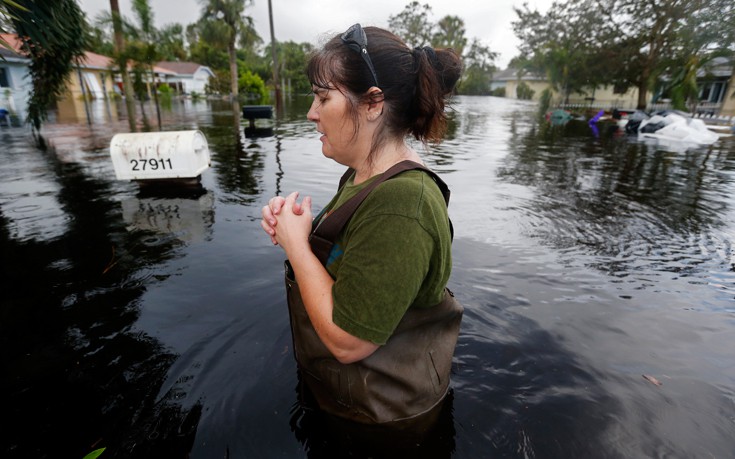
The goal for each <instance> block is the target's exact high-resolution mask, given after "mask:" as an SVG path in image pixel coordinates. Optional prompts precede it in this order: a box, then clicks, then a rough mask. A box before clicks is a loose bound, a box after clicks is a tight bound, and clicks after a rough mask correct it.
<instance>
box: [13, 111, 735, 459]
mask: <svg viewBox="0 0 735 459" xmlns="http://www.w3.org/2000/svg"><path fill="white" fill-rule="evenodd" d="M307 107H308V100H306V99H305V98H304V99H294V100H292V101H289V103H288V104H287V107H286V111H285V113H284V114H282V115H281V116H280V117H279V119H278V120H273V121H272V122H269V121H264V120H259V121H257V122H256V125H260V128H259V129H260V132H259V134H268V132H264V131H267V129H268V128H271V129H272V135H263V136H256V135H249V136H245V135H244V129H243V128H244V127H246V126H247V124H248V122H247V121H241V120H239V119H238V117H237V116H233V112H232V110H231V107H230V106H229V105H227V104H224V103H217V102H207V101H200V102H192V101H182V102H179V101H174V103H173V104H172V105H171V106H170V107H167V108H165V109H164V110H163V112H162V114H161V115H162V120H163V126H164V129H165V130H179V129H200V130H201V131H202V132H203V133H204V134H205V136H206V137H207V139H208V142H209V146H210V150H211V155H212V167H211V168H210V169H209V170H207V171H206V172H205V173H204V174H203V175H202V181H201V187H197V188H195V189H189V190H174V191H169V192H162V191H156V190H154V191H147V190H146V189H144V188H141V187H140V186H139V185H138V184H136V183H134V182H121V181H117V180H115V177H114V172H113V169H112V164H111V161H110V156H109V143H110V139H111V137H112V136H113V135H114V134H115V133H117V132H127V122H126V121H125V120H124V119H123V116H122V115H121V113H122V111H121V107H112V110H107V109H105V108H104V107H99V106H97V107H96V108H94V107H93V108H94V111H93V113H92V115H93V116H92V118H93V125H92V127H91V128H90V127H88V126H87V125H86V123H85V119H84V117H83V116H82V119H81V120H79V119H69V118H68V116H67V115H66V114H64V113H62V112H61V111H59V113H58V114H57V115H56V116H52V121H51V122H50V123H49V124H48V125H47V126H46V127H45V128H44V131H43V135H44V138H45V139H46V140H47V141H48V143H49V144H50V147H49V148H48V149H46V150H43V149H40V148H37V147H36V146H35V144H34V142H33V141H32V138H31V136H30V132H29V131H28V130H26V129H25V128H17V127H16V128H0V145H1V147H0V254H1V256H2V263H1V264H0V265H1V269H2V275H1V276H0V286H1V291H2V298H1V299H0V311H1V312H0V314H1V315H0V340H2V341H1V342H0V343H1V345H0V349H1V352H2V358H1V359H0V361H1V362H2V374H1V379H0V384H1V386H0V388H1V389H2V393H3V395H4V403H3V407H4V410H3V411H4V413H5V414H4V416H3V417H4V419H5V421H4V422H3V424H4V426H5V427H4V428H3V432H2V435H0V438H2V443H1V444H0V456H2V457H4V458H74V459H81V458H82V457H83V456H84V455H85V454H87V453H89V452H90V451H92V450H94V449H97V448H102V447H105V448H106V451H105V452H104V453H103V455H102V456H101V457H102V458H103V459H104V458H123V457H136V458H147V457H166V458H184V457H191V458H222V457H225V458H272V457H279V458H303V457H311V458H318V457H361V456H368V455H370V456H371V457H376V458H377V457H381V455H382V454H381V453H375V452H370V453H367V452H366V451H367V450H366V449H365V448H364V447H363V446H360V444H359V443H358V442H357V441H355V442H352V441H351V440H350V437H345V436H340V435H339V434H335V433H334V432H338V431H339V426H334V425H328V424H327V423H326V422H324V419H323V418H321V417H320V415H319V413H315V412H313V411H309V410H305V409H302V408H301V407H300V405H299V404H298V403H297V400H298V399H297V396H298V395H297V386H298V381H297V373H296V367H295V362H294V360H293V354H292V349H291V338H290V330H289V322H288V317H287V309H286V304H285V288H284V285H283V279H282V266H283V264H282V261H283V254H282V253H281V251H280V249H279V248H277V247H273V246H272V245H271V244H270V243H269V241H268V238H267V237H265V236H264V234H263V233H262V231H261V230H260V227H259V215H260V208H261V207H262V206H263V205H264V203H265V202H266V201H267V199H268V198H269V197H271V196H272V195H274V194H277V193H278V194H286V193H288V192H290V191H293V190H298V191H300V192H302V194H309V195H311V196H313V198H314V202H315V207H316V208H317V209H318V208H320V206H322V205H324V204H326V202H327V200H328V199H329V197H330V196H331V194H332V193H333V192H334V191H335V188H336V182H337V180H338V178H339V176H340V174H341V172H342V167H341V166H339V165H336V164H334V163H332V162H331V161H329V160H327V159H325V158H323V157H322V155H321V152H320V143H319V141H318V134H317V133H316V132H315V130H314V128H313V126H312V125H311V124H310V123H308V122H307V121H306V120H305V114H306V110H307ZM536 112H537V107H536V106H535V105H533V104H528V103H523V102H518V101H511V100H506V99H499V98H491V97H478V98H472V97H460V98H457V99H456V100H455V102H454V111H453V112H452V113H451V125H450V132H449V136H448V139H447V141H446V142H444V143H443V144H442V145H441V146H439V147H431V148H430V149H429V150H427V151H424V153H423V156H424V158H425V160H426V162H427V164H428V165H429V166H430V167H432V168H433V169H434V170H436V171H437V172H439V173H440V174H441V175H442V177H443V178H444V180H445V181H446V182H447V183H448V184H449V186H450V188H451V189H452V199H451V205H450V216H451V218H452V220H453V222H454V228H455V241H454V255H453V259H454V270H453V273H452V278H451V280H450V285H449V287H450V288H451V289H452V290H453V291H454V292H455V294H456V296H457V297H458V298H459V300H460V301H461V302H462V303H463V304H464V306H465V316H464V319H463V322H462V327H461V332H460V337H459V343H458V347H457V350H456V354H455V365H454V369H453V374H452V385H451V388H452V389H451V395H450V397H449V399H448V403H447V405H446V406H445V410H444V412H443V413H442V416H441V418H440V421H439V424H438V425H437V431H436V432H435V433H434V434H432V435H431V437H430V438H429V439H427V440H425V441H423V442H421V444H419V445H417V446H415V448H414V449H413V452H412V453H409V454H407V455H404V456H403V457H413V456H415V457H424V458H433V457H441V458H449V457H453V458H499V457H503V458H564V459H569V458H591V457H595V458H649V457H662V458H663V457H672V458H710V457H713V458H726V457H733V454H735V351H733V349H735V255H734V254H733V244H734V243H735V211H734V210H733V209H734V208H735V139H734V138H732V137H731V138H723V139H721V140H720V141H718V142H717V143H716V144H714V145H712V146H710V147H697V148H686V147H685V146H681V145H679V146H676V145H674V146H672V145H669V146H665V145H660V144H655V143H644V142H639V141H638V140H637V139H635V138H629V137H627V136H625V135H621V134H620V132H612V129H610V126H601V127H600V129H598V131H597V132H595V131H593V130H592V129H590V127H589V126H587V124H586V123H578V122H574V121H573V122H570V123H569V124H567V125H565V126H555V127H552V126H548V125H547V124H546V123H544V122H543V121H540V120H539V118H538V116H537V113H536ZM147 115H148V117H149V119H150V120H151V122H152V124H153V125H155V122H156V121H155V120H156V115H155V111H153V110H151V109H150V107H149V109H148V111H147ZM335 429H337V430H335Z"/></svg>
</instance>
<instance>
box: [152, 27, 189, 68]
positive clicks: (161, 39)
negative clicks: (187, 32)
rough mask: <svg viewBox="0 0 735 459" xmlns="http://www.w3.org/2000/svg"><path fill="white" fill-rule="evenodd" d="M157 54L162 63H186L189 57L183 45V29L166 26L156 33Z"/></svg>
mask: <svg viewBox="0 0 735 459" xmlns="http://www.w3.org/2000/svg"><path fill="white" fill-rule="evenodd" d="M157 41H158V52H159V54H160V56H161V60H164V61H186V60H187V59H188V58H189V56H188V54H187V52H186V46H185V44H184V41H185V40H184V27H183V26H182V25H181V24H178V23H173V24H166V25H165V26H163V27H162V28H161V29H160V30H159V31H158V40H157Z"/></svg>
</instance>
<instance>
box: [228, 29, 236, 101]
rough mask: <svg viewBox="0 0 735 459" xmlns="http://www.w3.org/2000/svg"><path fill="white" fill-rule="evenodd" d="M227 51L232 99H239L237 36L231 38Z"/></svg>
mask: <svg viewBox="0 0 735 459" xmlns="http://www.w3.org/2000/svg"><path fill="white" fill-rule="evenodd" d="M233 35H234V34H233ZM227 52H228V53H229V55H230V99H231V100H238V95H239V94H238V93H239V91H238V90H237V54H236V53H235V38H231V39H230V43H229V45H228V46H227Z"/></svg>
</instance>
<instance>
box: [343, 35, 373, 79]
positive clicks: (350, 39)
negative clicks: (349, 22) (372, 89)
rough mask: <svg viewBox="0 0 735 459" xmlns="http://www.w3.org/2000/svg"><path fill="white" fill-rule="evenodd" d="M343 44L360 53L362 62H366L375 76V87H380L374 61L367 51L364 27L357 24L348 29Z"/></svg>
mask: <svg viewBox="0 0 735 459" xmlns="http://www.w3.org/2000/svg"><path fill="white" fill-rule="evenodd" d="M342 43H344V44H345V45H347V46H348V47H349V48H350V49H352V50H353V51H356V52H358V53H360V56H362V60H364V61H365V63H366V64H367V66H368V68H369V69H370V74H371V75H372V76H373V81H374V82H375V86H380V85H379V84H378V77H377V76H376V75H375V68H374V67H373V61H371V60H370V55H369V54H368V51H367V35H366V34H365V31H364V30H362V26H361V25H360V24H355V25H353V26H352V27H350V28H349V29H347V31H346V32H345V33H343V34H342Z"/></svg>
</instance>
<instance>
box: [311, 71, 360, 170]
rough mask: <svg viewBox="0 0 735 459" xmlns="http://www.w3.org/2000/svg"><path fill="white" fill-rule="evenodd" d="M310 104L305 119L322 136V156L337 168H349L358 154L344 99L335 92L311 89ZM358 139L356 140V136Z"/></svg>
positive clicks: (350, 119) (342, 95) (316, 88)
mask: <svg viewBox="0 0 735 459" xmlns="http://www.w3.org/2000/svg"><path fill="white" fill-rule="evenodd" d="M312 90H313V92H314V101H313V102H312V103H311V108H309V113H307V115H306V118H307V119H308V120H309V121H313V122H314V123H316V130H317V131H318V132H320V133H321V134H322V136H321V137H320V138H319V140H321V142H322V153H323V154H324V156H326V157H327V158H331V159H333V160H335V161H337V162H338V163H340V164H344V165H350V164H352V163H353V162H354V161H353V160H354V159H355V154H356V153H357V152H359V151H360V148H357V147H358V146H357V145H356V142H357V140H358V138H356V136H355V125H354V123H353V121H352V117H351V116H350V110H349V107H350V106H349V103H350V101H349V100H348V99H347V97H346V96H345V95H344V94H342V92H341V91H339V90H338V89H334V88H332V89H325V88H319V87H316V86H315V87H313V88H312ZM358 137H359V136H358Z"/></svg>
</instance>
